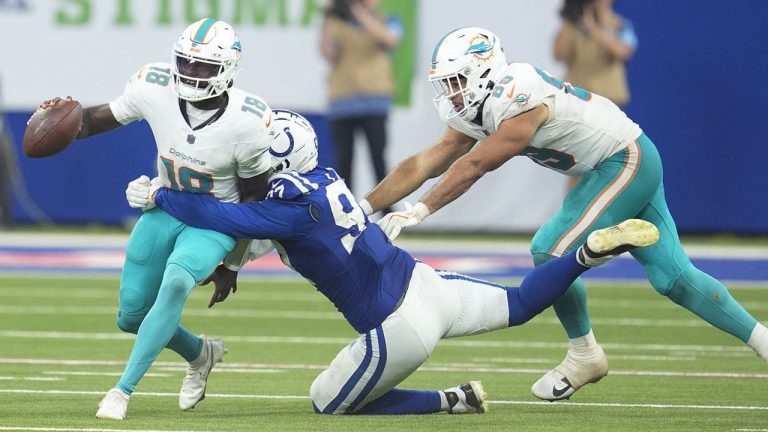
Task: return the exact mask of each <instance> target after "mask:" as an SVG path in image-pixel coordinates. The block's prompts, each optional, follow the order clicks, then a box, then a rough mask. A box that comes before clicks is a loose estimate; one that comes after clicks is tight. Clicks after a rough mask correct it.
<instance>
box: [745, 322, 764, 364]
mask: <svg viewBox="0 0 768 432" xmlns="http://www.w3.org/2000/svg"><path fill="white" fill-rule="evenodd" d="M747 345H749V346H750V347H751V348H752V349H753V350H755V352H756V353H757V355H759V356H760V357H762V358H763V360H765V361H768V328H766V327H765V326H764V325H762V324H761V323H757V325H756V326H755V328H754V329H753V330H752V335H751V336H750V337H749V340H748V341H747Z"/></svg>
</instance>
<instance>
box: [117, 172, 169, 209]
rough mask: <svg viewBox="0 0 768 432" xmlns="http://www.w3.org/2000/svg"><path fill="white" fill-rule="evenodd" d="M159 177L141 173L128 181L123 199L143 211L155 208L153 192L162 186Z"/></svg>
mask: <svg viewBox="0 0 768 432" xmlns="http://www.w3.org/2000/svg"><path fill="white" fill-rule="evenodd" d="M162 186H163V185H162V183H161V180H160V178H159V177H155V178H153V179H152V180H151V181H150V180H149V177H147V176H145V175H143V176H141V177H139V178H137V179H136V180H133V181H132V182H130V183H128V189H126V190H125V199H126V200H128V205H129V206H131V207H133V208H137V209H142V210H143V211H147V210H151V209H153V208H155V192H157V190H158V189H160V188H161V187H162Z"/></svg>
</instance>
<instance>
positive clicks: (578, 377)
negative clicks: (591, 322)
mask: <svg viewBox="0 0 768 432" xmlns="http://www.w3.org/2000/svg"><path fill="white" fill-rule="evenodd" d="M606 375H608V358H607V357H606V356H605V353H604V352H603V349H602V348H601V347H600V345H595V349H594V351H593V352H592V355H590V356H589V357H580V356H576V355H575V354H574V353H573V351H571V350H568V354H567V355H566V356H565V360H563V362H562V363H560V365H559V366H557V367H556V368H554V369H553V370H551V371H549V372H547V373H546V374H544V376H543V377H541V378H539V380H538V381H536V382H535V383H534V384H533V387H531V391H532V392H533V395H534V396H536V397H537V398H539V399H543V400H548V401H550V402H552V401H556V400H562V399H569V398H570V397H571V395H573V394H574V393H575V392H576V390H578V389H579V388H581V387H583V386H584V385H586V384H590V383H596V382H598V381H600V380H601V379H602V378H603V377H604V376H606Z"/></svg>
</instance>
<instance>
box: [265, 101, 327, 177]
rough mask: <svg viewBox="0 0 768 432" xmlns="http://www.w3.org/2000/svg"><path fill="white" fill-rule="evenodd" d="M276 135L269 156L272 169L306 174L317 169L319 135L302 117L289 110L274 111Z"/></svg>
mask: <svg viewBox="0 0 768 432" xmlns="http://www.w3.org/2000/svg"><path fill="white" fill-rule="evenodd" d="M272 115H273V116H274V117H273V118H272V119H273V121H274V130H275V135H274V137H273V138H272V145H271V146H270V147H269V154H271V155H272V169H274V170H275V172H279V171H297V172H300V173H305V172H309V171H312V170H313V169H315V167H317V135H316V134H315V130H314V129H313V128H312V125H311V124H310V123H309V121H308V120H307V119H305V118H304V117H302V116H301V115H299V114H297V113H295V112H293V111H288V110H281V109H275V110H272Z"/></svg>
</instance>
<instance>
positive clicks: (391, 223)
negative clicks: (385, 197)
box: [376, 201, 430, 240]
mask: <svg viewBox="0 0 768 432" xmlns="http://www.w3.org/2000/svg"><path fill="white" fill-rule="evenodd" d="M429 214H430V213H429V209H428V208H427V206H425V205H424V203H422V202H421V201H419V202H417V203H416V205H415V206H410V205H409V204H407V203H406V205H405V211H401V212H392V213H388V214H387V215H386V216H384V217H383V218H381V219H379V221H378V222H376V223H377V224H379V226H380V227H381V229H382V230H384V234H386V235H387V237H389V239H390V240H394V239H395V238H397V236H398V235H399V234H400V231H402V229H403V228H405V227H412V226H416V225H418V224H420V223H421V222H422V221H423V220H424V219H426V218H427V216H429Z"/></svg>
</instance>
